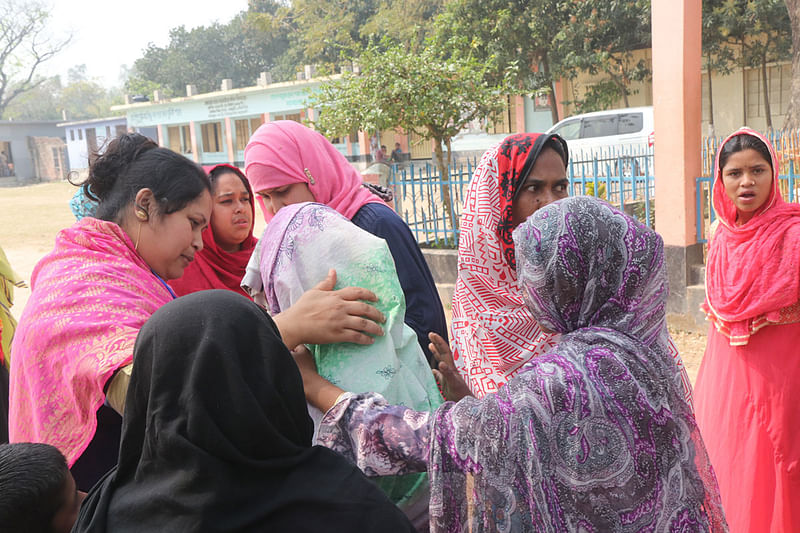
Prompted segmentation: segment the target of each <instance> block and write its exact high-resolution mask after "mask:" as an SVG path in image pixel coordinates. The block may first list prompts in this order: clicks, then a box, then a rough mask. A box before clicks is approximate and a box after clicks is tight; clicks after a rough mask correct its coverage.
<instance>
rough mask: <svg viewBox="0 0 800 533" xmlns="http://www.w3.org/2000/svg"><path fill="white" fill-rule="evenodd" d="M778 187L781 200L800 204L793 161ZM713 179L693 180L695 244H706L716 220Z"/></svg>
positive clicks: (781, 176) (780, 178)
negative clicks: (695, 221) (712, 193)
mask: <svg viewBox="0 0 800 533" xmlns="http://www.w3.org/2000/svg"><path fill="white" fill-rule="evenodd" d="M778 178H779V179H778V183H779V187H780V188H781V193H782V194H783V198H784V199H786V200H787V201H788V202H800V180H798V176H797V174H795V171H794V161H789V164H788V172H787V173H786V174H781V175H780V176H778ZM713 181H714V178H712V177H709V176H703V177H700V178H696V179H695V194H696V196H695V197H696V198H697V242H703V243H704V242H708V238H707V235H708V230H709V228H710V226H711V224H713V223H714V220H716V218H717V215H716V213H715V212H714V206H713V205H712V199H711V187H712V185H713Z"/></svg>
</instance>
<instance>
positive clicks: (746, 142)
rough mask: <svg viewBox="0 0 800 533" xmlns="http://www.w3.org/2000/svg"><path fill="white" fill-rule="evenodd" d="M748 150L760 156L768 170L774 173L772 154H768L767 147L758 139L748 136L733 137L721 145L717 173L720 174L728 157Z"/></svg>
mask: <svg viewBox="0 0 800 533" xmlns="http://www.w3.org/2000/svg"><path fill="white" fill-rule="evenodd" d="M749 149H752V150H755V151H756V152H758V153H759V154H761V157H763V158H764V160H765V161H766V162H767V163H769V168H770V169H771V170H772V171H773V172H775V169H774V168H772V154H771V153H770V152H769V148H767V145H766V144H764V141H762V140H761V139H759V138H758V137H756V136H754V135H748V134H741V135H735V136H733V137H731V138H730V139H728V142H726V143H725V144H723V145H722V148H720V150H719V172H722V169H723V168H725V165H726V164H727V163H728V158H730V156H732V155H733V154H735V153H737V152H741V151H742V150H749Z"/></svg>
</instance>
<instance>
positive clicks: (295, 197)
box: [258, 183, 316, 215]
mask: <svg viewBox="0 0 800 533" xmlns="http://www.w3.org/2000/svg"><path fill="white" fill-rule="evenodd" d="M258 195H259V196H260V197H261V198H263V199H264V208H265V209H266V210H267V211H269V212H270V214H272V215H274V214H275V213H277V212H278V211H279V210H280V209H281V207H286V206H287V205H292V204H299V203H301V202H315V201H316V198H314V195H313V194H311V190H309V188H308V184H307V183H291V184H289V185H283V186H282V187H274V188H272V189H264V190H261V191H258Z"/></svg>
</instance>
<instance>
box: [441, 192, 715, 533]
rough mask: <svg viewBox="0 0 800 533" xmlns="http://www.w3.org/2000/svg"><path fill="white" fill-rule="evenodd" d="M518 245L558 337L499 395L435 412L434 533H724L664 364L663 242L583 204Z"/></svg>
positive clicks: (698, 443) (705, 468)
mask: <svg viewBox="0 0 800 533" xmlns="http://www.w3.org/2000/svg"><path fill="white" fill-rule="evenodd" d="M514 241H515V244H516V255H517V260H518V262H519V265H518V266H519V280H520V284H521V287H522V288H523V290H524V296H525V301H526V303H527V305H528V306H529V307H530V309H531V312H532V313H533V316H534V317H535V318H536V319H537V320H538V321H539V323H540V324H542V325H544V326H546V327H547V328H549V329H552V330H554V331H557V332H560V333H561V334H562V336H561V338H560V340H559V342H558V345H557V346H556V347H555V349H554V350H552V351H550V352H549V353H547V354H544V355H542V356H539V357H537V358H535V359H533V360H532V361H531V362H530V363H529V364H528V365H527V366H525V367H524V368H523V369H522V371H521V372H520V373H519V374H518V375H517V376H516V377H515V378H513V379H511V380H509V382H508V383H507V384H506V386H505V387H503V388H502V389H501V390H500V391H499V392H498V393H497V394H492V395H487V396H486V397H485V398H484V399H483V400H477V399H474V398H465V399H464V400H462V401H461V402H459V403H457V404H450V403H448V404H445V405H444V406H442V407H441V408H440V409H439V410H437V411H436V413H435V415H434V420H433V422H432V429H431V436H430V456H429V459H428V471H429V472H430V475H431V508H430V511H431V525H432V529H433V530H435V531H597V532H600V531H618V532H638V531H725V530H726V529H727V526H726V525H725V520H724V517H723V514H722V510H721V507H720V502H719V493H718V488H717V484H716V479H715V476H714V473H713V470H712V468H711V465H710V463H709V460H708V456H707V454H706V450H705V447H704V445H703V441H702V438H701V437H700V433H699V431H698V429H697V425H696V422H695V419H694V416H693V414H692V411H691V407H690V405H689V404H688V403H687V402H686V400H685V399H684V396H683V392H682V386H681V377H680V370H679V368H678V367H677V365H676V364H675V362H674V361H673V358H672V357H671V355H670V354H669V349H668V335H667V330H666V321H665V306H666V298H667V276H666V270H665V266H664V256H663V243H662V241H661V238H660V237H659V236H658V235H657V234H656V233H654V232H653V231H651V230H650V229H648V228H646V227H644V226H642V225H640V224H639V223H637V222H635V221H634V220H632V219H631V218H629V217H628V216H626V215H624V214H623V213H621V212H619V211H617V210H615V209H614V208H612V207H610V206H608V205H607V204H604V203H601V202H600V201H597V200H595V199H593V198H586V197H577V198H568V199H565V200H561V201H559V202H556V203H553V204H551V205H549V206H547V207H545V208H542V209H540V210H539V211H537V212H536V213H535V214H534V215H533V216H532V217H531V218H529V219H528V221H527V222H526V223H525V224H523V225H521V226H520V227H519V228H517V229H516V230H515V232H514ZM467 473H471V474H472V475H473V483H472V484H471V485H472V486H470V484H468V481H467V475H466V474H467Z"/></svg>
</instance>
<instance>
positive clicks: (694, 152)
mask: <svg viewBox="0 0 800 533" xmlns="http://www.w3.org/2000/svg"><path fill="white" fill-rule="evenodd" d="M701 19H702V16H701V2H700V1H699V0H653V2H652V21H653V22H652V31H653V106H654V108H655V109H654V115H655V177H656V230H657V231H658V232H659V233H660V234H661V236H662V237H663V238H664V244H666V245H668V246H669V245H672V246H688V245H690V244H693V243H695V242H697V239H696V236H695V233H696V229H695V224H696V209H695V178H696V177H698V176H700V173H701V161H700V140H701V132H700V122H701V119H702V117H701V101H700V90H701V79H700V68H701V63H700V59H701V56H700V54H701V50H700V47H701V27H700V22H701Z"/></svg>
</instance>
